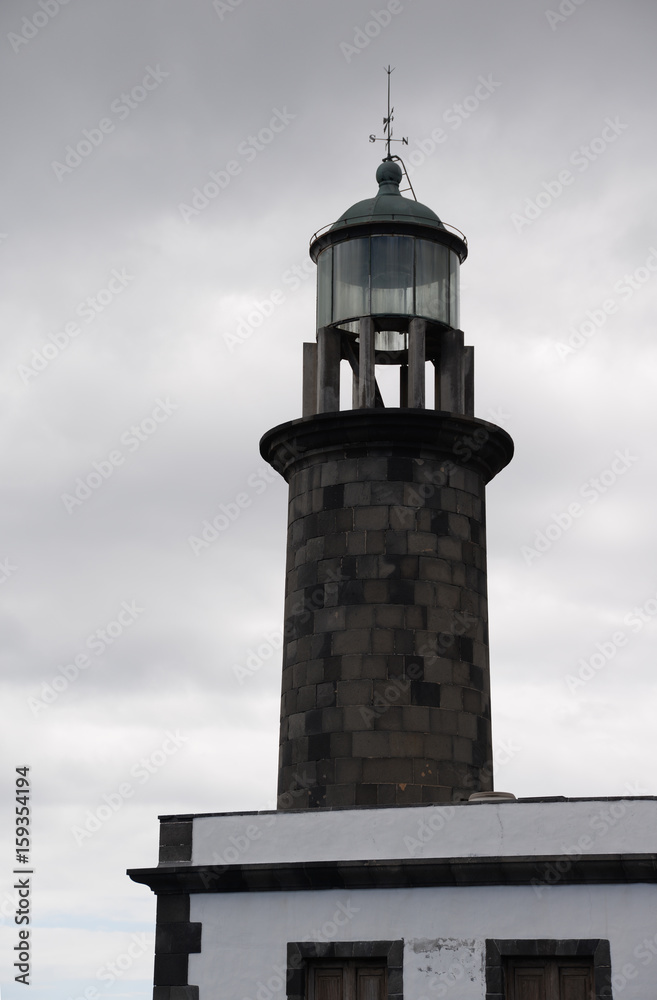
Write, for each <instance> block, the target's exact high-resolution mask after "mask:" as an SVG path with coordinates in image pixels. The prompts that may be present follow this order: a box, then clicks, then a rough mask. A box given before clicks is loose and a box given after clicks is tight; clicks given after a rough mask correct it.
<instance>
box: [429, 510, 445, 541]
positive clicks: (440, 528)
mask: <svg viewBox="0 0 657 1000" xmlns="http://www.w3.org/2000/svg"><path fill="white" fill-rule="evenodd" d="M431 531H432V532H433V533H434V535H439V536H440V535H447V534H449V516H448V514H447V511H444V510H432V511H431Z"/></svg>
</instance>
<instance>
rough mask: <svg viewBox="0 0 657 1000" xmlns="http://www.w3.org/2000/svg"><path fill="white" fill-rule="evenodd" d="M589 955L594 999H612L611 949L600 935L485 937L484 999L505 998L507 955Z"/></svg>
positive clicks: (517, 956)
mask: <svg viewBox="0 0 657 1000" xmlns="http://www.w3.org/2000/svg"><path fill="white" fill-rule="evenodd" d="M538 957H540V958H556V957H559V958H580V957H581V958H584V957H586V958H593V983H594V989H595V1000H613V994H612V985H611V952H610V949H609V941H606V940H605V939H604V938H571V939H568V940H566V939H559V940H550V939H539V940H533V941H526V940H524V939H523V938H516V939H513V940H507V941H500V940H497V939H495V938H492V939H489V940H487V941H486V997H485V1000H505V998H506V996H507V993H506V988H505V982H504V978H505V974H504V964H505V959H507V958H538Z"/></svg>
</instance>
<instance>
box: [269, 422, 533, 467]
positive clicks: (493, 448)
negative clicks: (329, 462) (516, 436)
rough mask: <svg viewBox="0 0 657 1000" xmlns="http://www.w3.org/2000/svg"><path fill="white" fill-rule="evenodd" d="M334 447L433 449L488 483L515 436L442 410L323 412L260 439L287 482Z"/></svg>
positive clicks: (413, 451)
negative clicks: (297, 470)
mask: <svg viewBox="0 0 657 1000" xmlns="http://www.w3.org/2000/svg"><path fill="white" fill-rule="evenodd" d="M482 432H483V434H482ZM473 435H478V436H477V437H474V438H473ZM479 441H481V444H479V443H477V442H479ZM331 449H338V450H339V451H340V452H341V453H344V452H345V450H346V451H347V452H349V451H352V452H353V453H354V454H362V455H365V454H372V453H373V452H376V451H379V452H380V451H381V449H385V450H386V452H389V453H390V456H391V457H393V456H394V455H395V454H397V453H399V454H403V455H404V456H409V455H410V456H411V457H413V456H418V457H419V456H420V453H422V456H423V457H426V456H427V454H429V455H431V456H433V457H434V458H436V459H438V460H439V461H445V462H452V463H453V465H454V466H455V467H459V468H464V469H470V470H472V471H473V472H476V473H478V474H479V475H480V476H482V477H483V480H484V482H485V483H488V482H490V480H491V479H492V478H493V477H494V476H496V475H497V473H498V472H499V471H500V470H501V469H503V468H504V467H505V466H506V465H508V464H509V462H510V461H511V459H512V458H513V441H512V440H511V438H510V436H509V435H508V434H507V432H506V431H504V430H502V428H501V427H498V426H497V425H496V424H491V423H489V421H487V420H479V419H478V418H476V417H465V416H460V415H458V414H455V413H443V412H441V411H439V410H407V409H398V408H389V409H377V410H343V411H341V412H339V413H319V414H318V415H317V416H314V417H302V418H300V419H298V420H290V421H288V423H286V424H279V425H278V426H277V427H273V428H272V429H271V430H270V431H267V433H266V434H265V435H264V436H263V437H262V439H261V441H260V454H261V455H262V457H263V458H264V459H265V461H267V462H269V464H270V465H273V467H274V468H275V469H276V471H277V472H279V473H280V474H281V476H283V478H284V479H285V480H287V481H288V482H289V480H290V477H291V476H292V474H293V472H294V470H295V467H296V466H297V464H298V463H300V462H301V463H304V462H306V461H307V460H308V459H311V460H312V459H313V457H314V456H316V455H318V454H325V453H326V452H328V451H331Z"/></svg>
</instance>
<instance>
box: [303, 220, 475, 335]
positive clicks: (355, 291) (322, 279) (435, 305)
mask: <svg viewBox="0 0 657 1000" xmlns="http://www.w3.org/2000/svg"><path fill="white" fill-rule="evenodd" d="M459 266H460V262H459V259H458V256H457V255H456V253H454V251H452V250H450V249H449V248H448V247H446V246H444V245H443V244H441V243H434V242H433V241H431V240H424V239H418V238H416V237H413V236H392V235H391V236H371V237H364V238H360V239H355V240H344V241H343V242H342V243H337V244H335V245H334V246H332V247H327V248H326V249H325V250H323V251H322V253H321V254H320V255H319V258H318V261H317V268H318V273H317V325H318V327H321V326H332V325H336V324H343V325H345V326H346V325H347V324H349V326H350V327H351V324H352V322H353V321H354V320H358V319H359V318H360V317H362V316H374V317H377V316H380V317H386V316H390V317H396V316H399V317H407V318H408V317H412V316H419V317H422V318H423V319H428V320H432V321H434V322H437V323H442V324H444V325H445V326H450V327H453V328H458V324H459V309H458V305H459Z"/></svg>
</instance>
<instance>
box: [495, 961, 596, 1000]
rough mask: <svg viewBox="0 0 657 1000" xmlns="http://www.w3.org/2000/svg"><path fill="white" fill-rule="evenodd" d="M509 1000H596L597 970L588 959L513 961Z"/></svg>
mask: <svg viewBox="0 0 657 1000" xmlns="http://www.w3.org/2000/svg"><path fill="white" fill-rule="evenodd" d="M506 972H507V993H508V998H509V1000H593V967H592V962H589V961H587V960H586V959H567V958H512V959H509V960H508V963H507V970H506Z"/></svg>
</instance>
